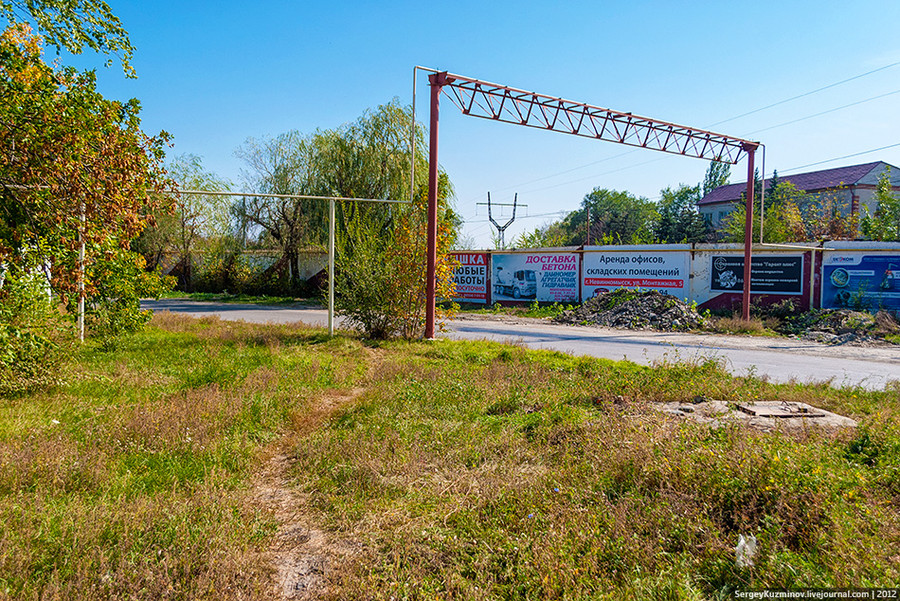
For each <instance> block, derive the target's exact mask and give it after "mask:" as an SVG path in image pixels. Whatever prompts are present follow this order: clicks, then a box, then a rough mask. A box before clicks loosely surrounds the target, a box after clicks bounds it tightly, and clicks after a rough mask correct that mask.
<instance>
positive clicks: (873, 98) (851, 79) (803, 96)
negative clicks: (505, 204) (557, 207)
mask: <svg viewBox="0 0 900 601" xmlns="http://www.w3.org/2000/svg"><path fill="white" fill-rule="evenodd" d="M898 65H900V61H897V62H894V63H891V64H889V65H884V66H883V67H878V68H877V69H872V70H871V71H866V72H865V73H860V74H859V75H854V76H853V77H848V78H846V79H842V80H840V81H836V82H834V83H830V84H828V85H825V86H822V87H819V88H816V89H814V90H810V91H808V92H804V93H803V94H798V95H796V96H791V97H790V98H785V99H784V100H779V101H778V102H773V103H772V104H768V105H766V106H763V107H760V108H757V109H753V110H752V111H748V112H746V113H741V114H740V115H737V116H735V117H729V118H728V119H724V120H722V121H717V122H716V123H713V124H712V125H710V126H708V128H712V127H715V126H716V125H721V124H722V123H727V122H729V121H734V120H736V119H740V118H741V117H746V116H748V115H753V114H755V113H759V112H762V111H764V110H767V109H770V108H773V107H776V106H779V105H782V104H786V103H788V102H792V101H794V100H798V99H800V98H805V97H807V96H811V95H813V94H817V93H819V92H822V91H824V90H828V89H831V88H834V87H837V86H840V85H843V84H845V83H849V82H851V81H854V80H857V79H860V78H862V77H866V76H868V75H872V74H873V73H878V72H879V71H884V70H886V69H890V68H892V67H896V66H898ZM898 92H900V90H897V91H895V92H889V93H887V94H882V95H881V96H875V97H872V98H867V99H865V100H861V101H858V102H855V103H851V104H848V105H844V106H842V107H838V108H835V109H830V110H828V111H824V112H822V113H816V114H815V115H808V116H806V117H801V118H799V119H795V120H793V121H788V122H785V123H781V124H779V125H773V126H771V127H767V128H764V129H760V130H756V131H753V132H750V133H749V134H747V135H748V136H749V135H753V134H756V133H760V132H763V131H768V130H770V129H775V128H777V127H783V126H785V125H790V124H792V123H797V122H798V121H803V120H805V119H812V118H813V117H818V116H821V115H825V114H828V113H830V112H834V111H838V110H841V109H844V108H848V107H851V106H855V105H857V104H862V103H864V102H869V101H872V100H876V99H878V98H883V97H885V96H890V95H892V94H896V93H898ZM708 128H707V129H708ZM634 152H637V149H634V150H629V151H627V152H623V153H620V154H617V155H613V156H611V157H606V158H604V159H600V160H598V161H592V162H590V163H586V164H584V165H579V166H578V167H572V168H570V169H566V170H564V171H559V172H557V173H552V174H550V175H545V176H543V177H539V178H537V179H533V180H529V181H527V182H524V183H519V184H513V185H511V186H508V187H506V188H499V189H498V191H500V190H508V189H510V188H515V187H523V186H527V185H529V184H533V183H536V182H539V181H544V180H548V179H552V178H554V177H559V176H560V175H565V174H566V173H571V172H573V171H578V170H579V169H584V168H586V167H592V166H593V165H597V164H600V163H603V162H606V161H610V160H613V159H617V158H620V157H623V156H626V155H629V154H632V153H634ZM657 160H662V159H654V160H653V161H647V162H644V163H639V164H637V165H633V166H630V167H622V168H621V169H616V170H613V171H607V172H604V173H601V174H596V175H590V176H586V177H583V178H579V179H575V180H569V181H566V182H562V183H560V184H554V185H553V186H548V187H545V188H538V189H537V190H533V192H539V191H542V190H549V189H552V188H557V187H560V186H564V185H568V184H572V183H577V182H580V181H584V180H587V179H593V178H595V177H603V176H604V175H610V174H612V173H617V172H619V171H624V170H626V169H631V168H632V167H639V166H643V165H646V164H647V163H648V162H655V161H657ZM835 160H837V159H835Z"/></svg>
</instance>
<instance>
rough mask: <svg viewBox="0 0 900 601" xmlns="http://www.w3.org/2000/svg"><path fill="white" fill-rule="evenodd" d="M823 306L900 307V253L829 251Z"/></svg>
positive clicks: (825, 266) (839, 307) (823, 281)
mask: <svg viewBox="0 0 900 601" xmlns="http://www.w3.org/2000/svg"><path fill="white" fill-rule="evenodd" d="M822 308H824V309H841V308H852V309H862V310H870V311H877V310H879V309H887V310H889V311H900V254H873V253H866V252H859V251H857V252H852V251H839V252H835V253H828V254H826V255H825V260H824V263H823V265H822Z"/></svg>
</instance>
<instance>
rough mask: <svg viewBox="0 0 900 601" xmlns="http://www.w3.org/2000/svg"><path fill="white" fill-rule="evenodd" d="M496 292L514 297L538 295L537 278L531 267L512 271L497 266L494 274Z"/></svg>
mask: <svg viewBox="0 0 900 601" xmlns="http://www.w3.org/2000/svg"><path fill="white" fill-rule="evenodd" d="M494 294H502V295H504V296H511V297H513V298H516V299H519V298H534V297H535V296H536V295H537V280H536V279H535V276H534V271H533V270H531V269H519V270H516V271H510V270H509V269H504V268H503V267H497V270H496V274H495V275H494Z"/></svg>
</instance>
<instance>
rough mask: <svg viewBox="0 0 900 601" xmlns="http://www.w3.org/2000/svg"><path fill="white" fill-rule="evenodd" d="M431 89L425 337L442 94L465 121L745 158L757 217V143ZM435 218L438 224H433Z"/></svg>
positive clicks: (508, 97) (461, 88)
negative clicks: (471, 119)
mask: <svg viewBox="0 0 900 601" xmlns="http://www.w3.org/2000/svg"><path fill="white" fill-rule="evenodd" d="M428 81H429V83H430V85H431V119H430V129H429V135H430V144H429V146H430V156H429V195H428V204H429V225H428V273H427V277H428V281H427V297H428V298H427V305H426V311H425V313H426V315H425V337H426V338H433V337H434V301H435V298H434V284H435V282H434V279H435V275H436V274H435V264H436V255H435V253H436V240H437V220H436V215H437V211H436V208H437V146H438V145H437V132H438V111H439V102H440V94H441V92H442V91H443V92H444V93H445V94H446V95H447V97H448V99H449V100H450V102H452V103H453V104H454V105H456V107H458V108H459V109H460V110H461V111H462V113H463V114H464V115H470V116H473V117H481V118H483V119H490V120H493V121H502V122H506V123H512V124H515V125H524V126H526V127H535V128H539V129H546V130H550V131H556V132H560V133H566V134H571V135H576V136H583V137H587V138H594V139H597V140H605V141H608V142H615V143H618V144H625V145H628V146H636V147H639V148H647V149H649V150H657V151H660V152H667V153H670V154H678V155H682V156H689V157H694V158H699V159H706V160H715V161H719V162H723V163H731V164H735V163H737V162H738V160H740V158H741V156H742V153H746V154H747V157H748V161H747V197H746V198H747V214H748V215H753V172H754V164H753V163H754V155H755V153H756V149H757V148H758V147H759V145H760V144H759V142H753V141H750V140H744V139H742V138H736V137H733V136H726V135H723V134H718V133H714V132H711V131H706V130H702V129H697V128H694V127H686V126H683V125H676V124H674V123H668V122H666V121H660V120H657V119H651V118H649V117H640V116H637V115H633V114H632V113H623V112H620V111H614V110H611V109H606V108H601V107H598V106H593V105H590V104H585V103H582V102H573V101H571V100H564V99H562V98H556V97H553V96H546V95H544V94H537V93H535V92H527V91H525V90H519V89H516V88H511V87H509V86H502V85H499V84H494V83H489V82H486V81H481V80H478V79H472V78H470V77H464V76H461V75H455V74H449V73H447V72H446V71H441V72H433V73H432V74H431V75H429V77H428ZM432 214H434V222H433V223H432V221H431V220H432ZM752 226H753V220H752V219H748V220H747V227H746V231H745V240H744V290H743V303H742V304H743V317H744V319H745V320H746V319H749V318H750V302H749V300H750V249H751V236H752Z"/></svg>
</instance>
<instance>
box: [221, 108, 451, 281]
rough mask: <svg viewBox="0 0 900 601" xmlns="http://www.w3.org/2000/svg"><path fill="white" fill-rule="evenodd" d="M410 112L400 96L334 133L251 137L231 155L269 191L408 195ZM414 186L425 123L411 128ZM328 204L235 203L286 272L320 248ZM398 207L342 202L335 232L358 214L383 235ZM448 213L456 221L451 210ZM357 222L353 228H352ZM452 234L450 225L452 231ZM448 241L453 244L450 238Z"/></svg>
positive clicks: (421, 178) (255, 185)
mask: <svg viewBox="0 0 900 601" xmlns="http://www.w3.org/2000/svg"><path fill="white" fill-rule="evenodd" d="M411 129H412V112H411V109H410V108H408V107H402V106H401V105H400V103H399V101H398V100H396V99H395V100H394V101H392V102H390V103H388V104H385V105H381V106H379V107H377V108H375V109H373V110H369V111H366V113H364V114H363V115H362V116H361V117H360V118H359V119H357V120H356V121H354V122H352V123H349V124H347V125H344V126H343V127H340V128H337V129H334V130H318V131H316V132H314V133H313V134H310V135H303V134H301V133H299V132H296V131H293V132H288V133H286V134H282V135H280V136H278V137H276V138H274V139H271V140H262V141H258V140H253V139H250V140H248V141H247V142H245V144H244V145H243V146H242V147H241V148H240V149H239V150H238V152H237V154H238V156H239V157H240V158H242V159H243V160H244V162H245V164H246V165H247V166H248V167H249V169H248V171H247V172H245V181H246V183H247V184H248V186H249V187H251V188H252V189H253V190H254V191H257V192H264V193H270V194H292V195H313V196H334V197H340V198H373V199H385V200H407V199H409V184H410V182H409V174H410V153H409V135H410V131H411ZM415 135H416V137H417V140H418V142H417V148H418V149H419V152H418V153H417V154H416V157H415V161H416V173H417V174H418V177H417V180H416V191H417V193H418V192H419V190H420V189H422V186H426V187H427V174H428V158H427V155H426V154H425V152H424V149H425V148H426V145H425V134H424V128H422V127H421V126H418V125H417V127H416V130H415ZM441 185H442V186H447V187H448V188H447V190H443V189H442V194H443V197H445V198H450V196H452V189H450V188H449V185H450V182H449V179H448V178H446V177H445V176H444V177H442V178H441ZM327 208H328V205H327V203H325V202H323V201H319V200H303V199H292V198H279V199H269V198H265V199H248V200H247V201H246V202H245V203H243V204H242V205H241V206H240V207H239V212H240V214H241V217H242V218H244V219H246V220H247V221H248V222H249V223H251V224H252V225H253V226H255V227H256V228H258V230H259V231H260V232H261V233H263V235H264V236H263V239H268V240H271V241H272V242H274V243H275V245H276V246H277V247H278V248H279V249H280V251H281V253H282V256H281V258H280V259H279V261H278V263H276V265H274V266H273V268H272V270H273V272H274V271H278V272H281V273H282V274H289V277H288V279H289V283H290V286H291V287H292V288H294V287H296V286H297V285H298V284H299V282H298V281H296V278H295V276H294V275H293V274H292V271H291V266H292V265H293V264H295V258H296V253H297V250H298V249H299V248H301V247H303V246H308V245H322V244H324V242H325V236H326V235H327V221H326V211H327ZM397 210H398V209H397V208H396V207H392V206H391V205H386V204H373V203H357V202H341V203H339V205H338V207H337V221H338V227H339V229H342V230H346V229H347V228H348V227H350V225H349V224H350V223H351V221H354V220H357V219H363V220H364V221H365V222H366V227H365V230H366V231H367V232H381V233H382V234H384V235H385V236H388V235H389V233H390V232H391V231H392V230H393V228H394V217H395V215H396V213H397ZM446 210H447V211H448V213H447V217H448V219H451V221H453V223H455V224H457V225H458V223H459V221H458V219H457V218H456V216H455V215H454V214H453V213H452V211H451V210H450V209H449V207H448V208H447V209H446ZM356 227H358V226H356ZM451 234H452V235H455V227H454V228H453V229H452V232H451ZM451 243H452V241H451Z"/></svg>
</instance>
